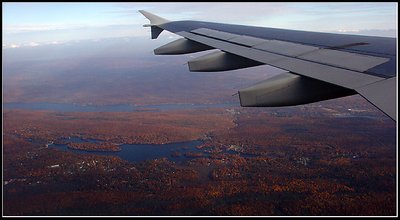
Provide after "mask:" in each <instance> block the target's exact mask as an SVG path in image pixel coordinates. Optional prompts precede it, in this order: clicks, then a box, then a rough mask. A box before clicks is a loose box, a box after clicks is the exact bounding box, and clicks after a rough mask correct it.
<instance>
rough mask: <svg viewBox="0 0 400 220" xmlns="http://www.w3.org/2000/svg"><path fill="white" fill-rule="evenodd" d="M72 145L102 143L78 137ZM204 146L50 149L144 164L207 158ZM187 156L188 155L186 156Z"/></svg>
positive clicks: (194, 143)
mask: <svg viewBox="0 0 400 220" xmlns="http://www.w3.org/2000/svg"><path fill="white" fill-rule="evenodd" d="M64 140H67V139H64ZM67 141H68V142H72V143H85V142H86V143H101V141H100V140H95V139H88V140H86V139H85V140H83V139H81V138H78V137H71V138H69V139H68V140H67ZM201 144H203V142H202V141H200V140H195V141H187V142H179V143H170V144H122V145H119V147H120V148H121V150H120V151H117V152H111V151H107V152H103V151H85V150H76V149H71V148H68V146H67V145H66V144H54V143H53V144H49V145H48V147H52V148H56V149H59V150H63V151H71V152H74V153H77V154H96V155H102V156H117V157H120V158H121V159H123V160H126V161H129V162H133V163H135V162H143V161H145V160H153V159H157V158H162V157H166V158H168V160H170V161H174V162H184V161H186V160H190V159H193V157H191V156H190V154H192V153H202V154H203V155H202V157H207V156H208V153H206V152H203V150H201V149H198V148H197V146H200V145H201ZM185 154H186V155H185Z"/></svg>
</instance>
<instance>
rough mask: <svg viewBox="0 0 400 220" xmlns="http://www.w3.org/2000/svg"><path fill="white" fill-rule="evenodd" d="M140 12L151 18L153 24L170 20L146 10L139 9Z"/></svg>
mask: <svg viewBox="0 0 400 220" xmlns="http://www.w3.org/2000/svg"><path fill="white" fill-rule="evenodd" d="M139 12H140V13H142V15H143V16H145V17H146V18H147V19H149V20H150V24H151V26H153V25H160V24H164V23H167V22H170V21H169V20H167V19H165V18H162V17H159V16H157V15H155V14H152V13H150V12H147V11H144V10H139Z"/></svg>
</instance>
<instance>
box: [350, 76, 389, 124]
mask: <svg viewBox="0 0 400 220" xmlns="http://www.w3.org/2000/svg"><path fill="white" fill-rule="evenodd" d="M396 83H397V79H396V77H393V78H389V79H385V80H382V81H379V82H376V83H372V84H369V85H366V86H363V87H360V88H357V89H356V91H357V92H358V93H359V94H360V95H361V96H362V97H364V98H365V99H367V100H368V101H369V102H370V103H371V104H373V105H374V106H376V107H377V108H379V109H380V110H382V111H383V112H384V113H385V114H386V115H388V116H389V117H390V118H392V119H393V120H395V121H397V116H396V112H397V110H396V106H397V104H396V102H397V99H396V94H397V93H396Z"/></svg>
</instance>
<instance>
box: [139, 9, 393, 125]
mask: <svg viewBox="0 0 400 220" xmlns="http://www.w3.org/2000/svg"><path fill="white" fill-rule="evenodd" d="M139 12H141V13H142V14H143V15H144V16H145V17H146V18H148V19H149V20H150V24H148V25H145V26H147V27H151V33H152V39H156V38H157V37H158V36H159V34H160V33H161V32H162V31H163V30H167V31H170V32H172V33H175V34H177V35H180V36H182V37H183V38H181V39H178V40H176V41H173V42H171V43H168V44H166V45H164V46H161V47H159V48H157V49H155V50H154V53H155V54H157V55H173V54H187V53H193V52H199V51H205V50H210V49H218V50H219V51H216V52H212V53H210V54H207V55H204V56H202V57H198V58H195V59H193V60H190V61H189V62H188V66H189V70H190V71H196V72H214V71H228V70H234V69H240V68H246V67H252V66H257V65H264V64H267V65H271V66H274V67H277V68H280V69H283V70H286V71H287V72H286V73H283V74H280V75H278V76H275V77H272V78H270V79H268V80H265V81H262V82H260V83H257V84H256V85H254V86H251V87H249V88H245V89H242V90H240V91H239V92H238V93H239V99H240V103H241V106H244V107H273V106H292V105H300V104H306V103H312V102H317V101H322V100H328V99H333V98H339V97H344V96H348V95H353V94H357V93H358V94H360V95H361V96H363V97H364V98H365V99H366V100H368V101H369V102H370V103H372V104H373V105H374V106H376V107H377V108H378V109H380V110H381V111H382V112H384V113H385V114H386V115H388V116H389V117H390V118H392V119H393V120H395V121H396V120H397V115H396V112H397V111H396V107H397V105H396V101H397V97H396V95H397V92H396V84H397V68H396V39H395V38H385V37H372V36H358V35H343V34H331V33H319V32H307V31H296V30H285V29H276V28H264V27H251V26H243V25H231V24H220V23H211V22H201V21H168V20H166V19H164V18H161V17H159V16H157V15H154V14H151V13H149V12H146V11H142V10H141V11H139Z"/></svg>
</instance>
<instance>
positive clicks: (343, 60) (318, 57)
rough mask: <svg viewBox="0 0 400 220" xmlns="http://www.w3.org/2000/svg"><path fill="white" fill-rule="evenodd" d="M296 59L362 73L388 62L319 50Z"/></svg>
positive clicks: (373, 57) (379, 58) (358, 55)
mask: <svg viewBox="0 0 400 220" xmlns="http://www.w3.org/2000/svg"><path fill="white" fill-rule="evenodd" d="M298 58H301V59H305V60H309V61H315V62H318V63H324V64H328V65H332V66H338V67H343V68H346V69H351V70H355V71H358V72H364V71H366V70H368V69H371V68H372V67H374V66H378V65H380V64H382V63H385V62H387V61H389V59H388V58H383V57H375V56H368V55H362V54H356V53H349V52H343V51H338V50H330V49H319V50H316V51H313V52H312V53H307V54H304V55H301V56H298Z"/></svg>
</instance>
